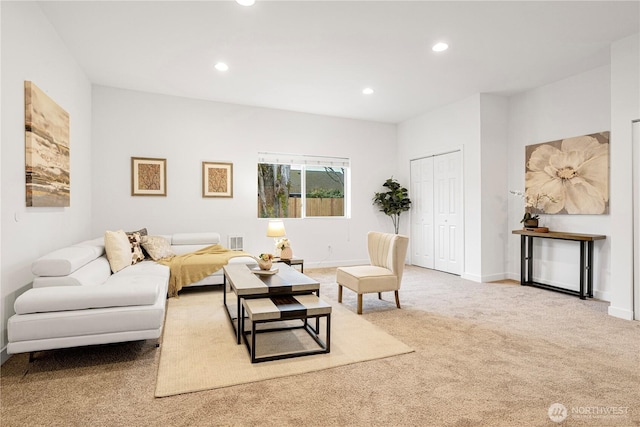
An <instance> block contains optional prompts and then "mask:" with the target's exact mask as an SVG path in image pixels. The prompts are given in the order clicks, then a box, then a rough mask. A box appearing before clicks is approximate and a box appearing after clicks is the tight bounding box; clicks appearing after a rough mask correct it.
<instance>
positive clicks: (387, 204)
mask: <svg viewBox="0 0 640 427" xmlns="http://www.w3.org/2000/svg"><path fill="white" fill-rule="evenodd" d="M382 186H383V187H387V188H388V189H389V190H388V191H386V192H384V193H375V195H374V197H373V204H374V205H376V206H378V207H379V208H380V211H381V212H384V213H385V214H386V215H389V216H390V217H391V220H392V221H393V228H394V230H395V232H396V234H398V229H399V228H400V214H401V213H402V212H406V211H408V210H409V209H411V199H409V191H408V190H407V189H406V188H404V187H403V186H401V185H400V183H399V182H398V181H397V180H395V179H393V177H391V178H389V179H387V180H386V181H385V183H384V184H382Z"/></svg>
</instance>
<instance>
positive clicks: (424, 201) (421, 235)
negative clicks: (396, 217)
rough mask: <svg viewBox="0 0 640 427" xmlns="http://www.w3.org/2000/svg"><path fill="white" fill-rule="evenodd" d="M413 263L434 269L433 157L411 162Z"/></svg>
mask: <svg viewBox="0 0 640 427" xmlns="http://www.w3.org/2000/svg"><path fill="white" fill-rule="evenodd" d="M410 212H411V263H412V264H413V265H417V266H420V267H426V268H434V257H433V251H434V239H433V230H434V228H433V157H427V158H423V159H418V160H412V161H411V211H410Z"/></svg>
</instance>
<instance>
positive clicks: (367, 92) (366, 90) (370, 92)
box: [362, 87, 373, 95]
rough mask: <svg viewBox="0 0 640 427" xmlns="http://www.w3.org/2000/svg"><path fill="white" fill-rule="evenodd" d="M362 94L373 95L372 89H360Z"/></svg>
mask: <svg viewBox="0 0 640 427" xmlns="http://www.w3.org/2000/svg"><path fill="white" fill-rule="evenodd" d="M362 93H363V94H365V95H371V94H372V93H373V89H371V88H370V87H365V88H364V89H362Z"/></svg>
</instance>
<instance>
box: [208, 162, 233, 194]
mask: <svg viewBox="0 0 640 427" xmlns="http://www.w3.org/2000/svg"><path fill="white" fill-rule="evenodd" d="M202 197H233V163H213V162H202Z"/></svg>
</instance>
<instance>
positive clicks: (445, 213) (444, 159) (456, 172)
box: [434, 151, 462, 274]
mask: <svg viewBox="0 0 640 427" xmlns="http://www.w3.org/2000/svg"><path fill="white" fill-rule="evenodd" d="M461 177H462V169H461V153H460V152H459V151H456V152H453V153H447V154H443V155H439V156H435V157H434V209H435V216H434V221H435V269H436V270H440V271H445V272H447V273H453V274H460V273H461V272H462V265H461V264H462V262H461V261H462V233H461V225H462V178H461Z"/></svg>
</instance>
